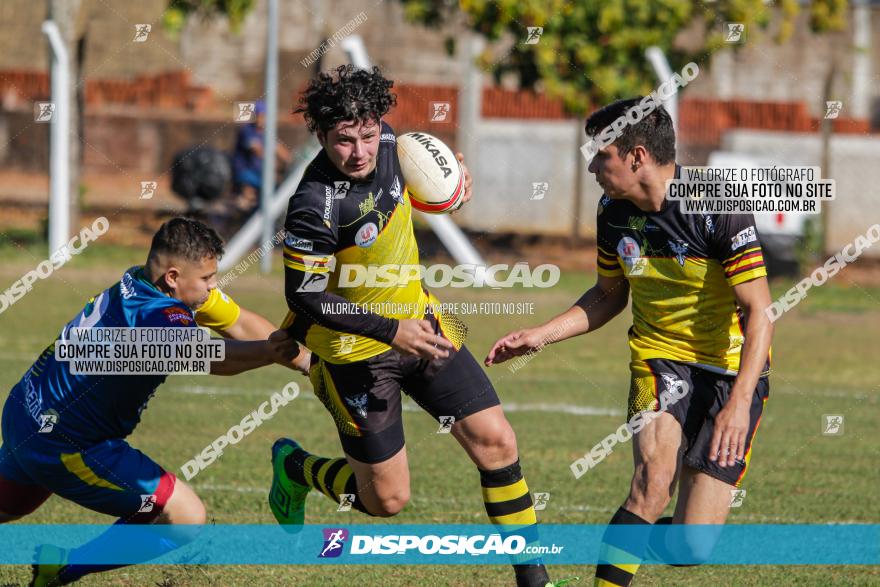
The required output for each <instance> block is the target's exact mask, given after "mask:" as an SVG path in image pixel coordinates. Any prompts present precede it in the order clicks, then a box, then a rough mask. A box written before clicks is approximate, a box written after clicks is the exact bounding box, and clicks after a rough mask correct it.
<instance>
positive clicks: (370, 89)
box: [294, 64, 397, 133]
mask: <svg viewBox="0 0 880 587" xmlns="http://www.w3.org/2000/svg"><path fill="white" fill-rule="evenodd" d="M393 85H394V82H393V81H391V80H388V79H385V77H384V76H383V75H382V72H381V71H380V70H379V68H378V67H374V68H373V69H372V70H370V71H367V70H364V69H357V68H356V67H355V66H353V65H351V64H349V65H340V66H339V67H337V68H336V69H335V70H334V71H332V72H329V73H319V74H318V77H316V78H315V79H313V80H312V81H311V82H309V86H308V87H307V88H306V90H305V91H304V92H303V93H302V95H301V96H300V97H299V106H298V107H297V108H296V109H295V110H294V112H295V113H300V112H302V113H303V117H304V118H305V119H306V125H307V126H308V128H309V132H315V130H319V131H321V132H325V133H326V132H327V131H329V130H331V129H332V128H333V127H334V126H336V124H337V123H339V122H342V121H347V120H351V121H360V122H368V121H370V120H379V119H380V118H382V117H383V116H385V114H387V113H388V111H389V110H391V107H392V106H394V105H395V104H396V103H397V96H395V95H394V94H392V93H391V92H390V90H391V86H393Z"/></svg>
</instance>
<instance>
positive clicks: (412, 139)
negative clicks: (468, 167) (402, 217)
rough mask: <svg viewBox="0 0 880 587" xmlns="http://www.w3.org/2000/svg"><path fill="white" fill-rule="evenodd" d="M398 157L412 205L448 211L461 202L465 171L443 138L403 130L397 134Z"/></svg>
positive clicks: (434, 210) (431, 210) (421, 208)
mask: <svg viewBox="0 0 880 587" xmlns="http://www.w3.org/2000/svg"><path fill="white" fill-rule="evenodd" d="M397 157H398V159H399V160H400V169H401V171H402V172H403V180H404V182H406V187H407V191H408V192H409V198H410V201H411V202H412V205H413V208H415V209H417V210H421V211H422V212H427V213H428V214H445V213H447V212H452V211H453V210H456V209H458V207H459V206H461V204H462V197H463V196H464V172H463V171H462V168H461V163H459V162H458V159H456V158H455V153H453V152H452V149H450V148H449V147H447V146H446V144H444V143H443V141H441V140H440V139H438V138H437V137H434V136H431V135H429V134H428V133H424V132H408V133H406V134H402V135H400V136H399V137H397Z"/></svg>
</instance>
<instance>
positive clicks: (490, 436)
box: [468, 418, 517, 463]
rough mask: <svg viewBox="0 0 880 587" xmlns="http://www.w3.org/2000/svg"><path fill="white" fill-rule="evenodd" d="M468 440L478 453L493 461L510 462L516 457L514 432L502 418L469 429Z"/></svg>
mask: <svg viewBox="0 0 880 587" xmlns="http://www.w3.org/2000/svg"><path fill="white" fill-rule="evenodd" d="M468 440H469V441H470V442H471V443H472V444H474V445H476V447H477V448H478V449H479V451H478V454H481V455H484V458H486V459H487V460H490V461H492V462H494V463H498V462H501V463H512V462H513V461H515V460H516V458H517V448H516V433H514V431H513V428H512V427H511V426H510V423H509V422H508V421H507V420H506V419H504V418H501V419H499V420H497V421H495V422H493V423H492V424H491V425H487V426H484V427H483V428H482V429H481V430H479V431H471V434H470V435H469V438H468Z"/></svg>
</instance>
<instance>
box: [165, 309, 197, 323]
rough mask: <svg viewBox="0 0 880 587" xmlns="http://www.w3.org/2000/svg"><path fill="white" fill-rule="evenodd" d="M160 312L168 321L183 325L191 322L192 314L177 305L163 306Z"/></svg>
mask: <svg viewBox="0 0 880 587" xmlns="http://www.w3.org/2000/svg"><path fill="white" fill-rule="evenodd" d="M162 313H163V314H165V317H166V318H168V321H169V322H177V323H179V324H183V325H184V326H189V325H190V324H192V315H191V314H190V313H189V312H188V311H187V310H184V309H183V308H181V307H179V306H171V307H170V308H163V309H162Z"/></svg>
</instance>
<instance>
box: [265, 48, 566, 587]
mask: <svg viewBox="0 0 880 587" xmlns="http://www.w3.org/2000/svg"><path fill="white" fill-rule="evenodd" d="M392 85H393V82H392V81H390V80H388V79H386V78H385V77H383V75H382V74H381V72H380V71H379V69H378V68H374V69H372V70H371V71H366V70H358V69H355V68H354V67H353V66H351V65H347V66H341V67H339V68H337V69H336V70H335V71H333V72H330V73H321V74H320V75H318V77H317V78H316V79H314V80H312V82H311V84H310V85H309V86H308V88H307V89H306V90H305V92H304V93H303V94H302V96H301V98H300V105H299V108H298V109H297V112H301V113H303V114H304V116H305V119H306V122H307V123H308V128H309V130H310V131H312V132H314V133H315V134H316V135H317V138H318V140H319V141H320V143H321V146H322V147H323V149H322V150H321V152H320V153H319V154H318V155H317V156H316V157H315V159H314V160H313V161H312V162H311V164H310V165H309V166H308V168H307V170H306V171H305V174H304V176H303V178H302V180H301V181H300V184H299V187H298V188H297V190H296V192H295V193H294V195H293V196H292V197H291V198H290V204H289V207H288V211H287V219H286V222H285V229H286V235H285V240H284V266H285V292H286V298H287V305H288V307H289V309H290V313H289V315H288V318H287V320H286V322H285V324H284V325H283V327H284V328H287V330H288V332H290V333H291V335H292V336H293V338H294V339H295V340H297V341H299V342H301V343H303V344H304V345H305V346H306V347H308V348H309V349H311V352H312V355H313V356H312V361H311V364H312V366H311V373H310V376H311V380H312V384H313V385H314V390H315V394H316V395H317V396H318V397H319V398H320V399H321V401H322V402H323V403H324V405H325V406H326V408H327V410H328V411H329V412H330V414H331V415H332V417H333V420H334V422H335V424H336V427H337V429H338V433H339V439H340V441H341V444H342V449H343V451H344V453H345V454H344V456H343V457H337V458H327V457H321V456H317V455H314V454H311V453H309V452H307V451H306V450H305V449H304V448H302V447H301V446H300V445H299V444H298V443H297V442H295V441H293V440H290V439H287V438H282V439H279V440H278V441H277V442H276V443H275V445H274V446H273V447H272V466H273V473H274V476H273V483H272V488H271V491H270V495H269V505H270V507H271V509H272V512H273V513H274V514H275V517H276V518H277V520H278V521H279V523H281V524H285V525H288V528H290V525H294V526H295V525H299V524H302V523H303V520H304V508H305V502H306V495H307V494H308V493H309V491H311V490H312V489H315V490H317V491H319V492H320V493H322V494H324V495H325V496H326V497H328V498H329V499H331V500H333V501H336V502H339V500H340V499H341V496H343V495H346V496H347V497H346V498H345V499H346V500H347V501H349V502H351V503H352V505H353V507H354V508H355V509H357V510H359V511H361V512H363V513H365V514H368V515H371V516H393V515H395V514H397V513H398V512H400V511H401V510H402V509H403V507H404V506H405V505H406V503H407V502H408V501H409V497H410V482H409V465H408V461H407V451H406V447H405V443H404V434H403V422H402V420H401V391H403V392H404V393H406V394H408V395H409V396H410V397H411V398H412V399H413V400H415V401H416V402H417V403H418V404H419V405H420V406H421V407H422V408H423V409H424V410H425V411H427V412H428V413H429V414H431V416H433V417H434V418H435V419H437V420H438V421H439V422H441V423H443V422H448V423H450V424H451V433H452V435H453V436H454V437H455V438H456V440H457V441H458V442H459V444H460V445H461V446H462V448H463V449H464V450H465V452H466V453H467V455H468V456H469V457H470V459H471V460H472V461H473V463H474V465H476V468H477V472H478V476H479V482H480V485H481V486H482V493H483V500H484V503H485V506H486V511H487V513H488V515H489V519H490V520H491V521H492V522H493V523H495V524H498V525H502V526H508V525H509V526H516V527H517V529H516V530H515V532H517V533H518V534H520V535H523V536H525V537H526V540H527V542H528V543H529V544H535V543H536V542H537V526H536V524H537V519H536V516H535V510H534V507H533V504H532V497H531V495H530V493H529V489H528V487H527V486H526V482H525V479H524V478H523V474H522V471H521V469H520V462H519V454H518V452H517V445H516V436H515V435H514V432H513V429H512V428H511V427H510V424H509V423H508V421H507V419H506V418H505V417H504V412H503V410H502V409H501V406H500V404H499V400H498V396H497V395H496V393H495V390H494V388H493V387H492V383H491V382H490V381H489V379H488V378H487V377H486V374H485V372H484V371H483V369H482V368H481V367H480V365H479V364H478V363H477V361H476V360H475V359H474V357H473V356H472V355H471V354H470V352H469V351H468V350H467V348H466V347H464V346H463V342H464V334H465V329H464V326H463V324H461V323H460V322H458V321H457V320H456V318H455V317H454V316H452V315H444V314H441V313H439V312H438V311H436V307H435V306H436V305H437V300H436V298H435V297H434V296H433V295H432V294H430V293H429V292H428V291H427V290H425V288H424V287H423V284H422V283H421V280H420V279H412V280H409V281H408V282H407V283H405V284H395V286H392V287H381V286H374V287H370V284H364V285H361V286H357V287H347V286H346V284H345V283H343V281H342V280H341V279H340V268H344V267H351V266H361V267H364V266H373V265H377V266H392V267H400V266H417V265H418V264H419V252H418V243H417V242H416V239H415V236H414V234H413V226H412V205H411V203H410V201H409V196H408V193H407V187H406V185H405V181H404V178H403V175H402V173H401V169H400V161H399V160H398V157H397V151H396V137H395V133H394V130H393V129H392V128H391V127H390V126H389V125H388V124H387V123H386V122H384V121H383V120H382V117H383V116H385V114H386V113H387V112H388V111H389V110H390V109H391V107H392V106H393V105H394V104H395V96H394V95H393V94H392V93H391V91H390V90H391V87H392ZM457 157H458V159H459V161H461V160H462V156H461V154H460V153H459V154H457ZM463 167H464V166H463ZM464 173H465V184H466V193H465V195H464V197H463V199H464V201H465V202H466V201H467V200H468V199H470V196H471V193H470V192H471V178H470V175H469V173H468V172H467V169H466V168H464ZM398 285H399V286H398ZM328 310H332V311H328ZM374 310H376V311H374ZM450 417H452V418H454V423H452V422H453V420H452V419H450ZM476 477H477V475H475V479H474V482H475V485H476ZM506 530H507V531H509V532H512V531H514V530H511V528H507V529H506ZM514 569H515V573H516V582H517V585H528V586H533V585H540V586H542V587H544V586H546V585H548V584H550V585H553V583H551V582H550V579H549V577H548V575H547V571H546V570H545V568H544V565H543V564H542V562H541V561H540V559H538V558H537V557H536V556H535V555H527V556H523V557H522V559H520V560H515V561H514ZM558 584H562V582H560V583H558Z"/></svg>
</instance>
